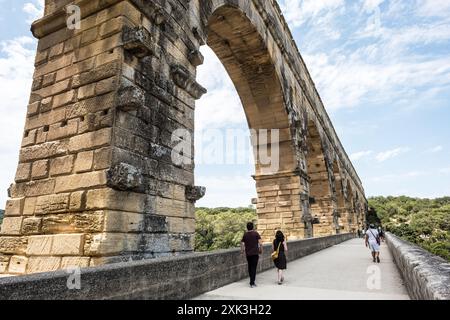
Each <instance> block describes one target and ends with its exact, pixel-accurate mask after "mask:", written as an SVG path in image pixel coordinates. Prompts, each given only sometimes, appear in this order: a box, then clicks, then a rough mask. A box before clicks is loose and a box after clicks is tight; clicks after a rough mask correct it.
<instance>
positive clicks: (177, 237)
mask: <svg viewBox="0 0 450 320" xmlns="http://www.w3.org/2000/svg"><path fill="white" fill-rule="evenodd" d="M193 238H194V237H193V235H192V234H171V235H170V236H169V247H170V250H169V251H175V252H182V251H192V250H193V248H194V246H193Z"/></svg>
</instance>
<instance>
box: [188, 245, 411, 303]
mask: <svg viewBox="0 0 450 320" xmlns="http://www.w3.org/2000/svg"><path fill="white" fill-rule="evenodd" d="M380 257H381V263H380V264H376V263H372V258H371V256H370V252H369V249H367V248H366V247H365V246H364V240H363V239H353V240H350V241H346V242H343V243H342V244H339V245H336V246H333V247H331V248H328V249H325V250H322V251H320V252H317V253H314V254H312V255H309V256H306V257H304V258H301V259H298V260H295V261H293V262H290V263H288V270H287V271H286V274H285V278H286V280H285V283H284V284H283V285H281V286H280V285H278V284H277V283H276V279H277V278H276V271H275V269H272V270H269V271H266V272H263V273H260V274H258V276H257V277H256V283H257V285H258V287H257V288H253V289H251V288H249V286H248V280H247V279H245V280H242V281H239V282H235V283H232V284H230V285H227V286H225V287H222V288H219V289H217V290H214V291H211V292H208V293H206V294H204V295H201V296H199V297H197V298H196V299H199V300H215V299H221V300H240V299H241V300H406V299H409V296H408V293H407V292H406V288H405V286H404V285H403V281H402V279H401V276H400V273H399V272H398V270H397V267H396V266H395V264H394V261H393V260H392V256H391V254H390V252H389V249H388V247H387V245H386V244H382V248H381V255H380ZM377 274H378V275H379V276H380V277H378V279H380V280H379V281H376V275H377ZM377 283H378V284H379V286H378V287H377Z"/></svg>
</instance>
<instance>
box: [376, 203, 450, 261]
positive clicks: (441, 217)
mask: <svg viewBox="0 0 450 320" xmlns="http://www.w3.org/2000/svg"><path fill="white" fill-rule="evenodd" d="M369 206H370V207H371V208H373V210H374V211H375V212H376V215H377V216H378V217H379V218H380V220H381V222H382V224H383V226H384V227H385V229H386V230H388V231H390V232H392V233H393V234H395V235H397V236H399V237H401V238H403V239H405V240H407V241H410V242H412V243H415V244H417V245H419V246H421V247H423V248H424V249H426V250H428V251H430V252H431V253H433V254H436V255H439V256H441V257H443V258H444V259H447V260H448V261H450V197H444V198H438V199H417V198H409V197H405V196H401V197H373V198H370V199H369ZM368 218H369V217H368Z"/></svg>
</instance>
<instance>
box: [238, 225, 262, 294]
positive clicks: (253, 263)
mask: <svg viewBox="0 0 450 320" xmlns="http://www.w3.org/2000/svg"><path fill="white" fill-rule="evenodd" d="M254 228H255V226H254V225H253V223H252V222H249V223H247V232H246V233H245V234H244V236H243V237H242V241H241V253H242V254H244V252H245V255H246V256H247V262H248V274H249V276H250V288H254V287H256V283H255V280H256V270H257V267H258V260H259V255H260V254H261V253H262V240H261V236H260V235H259V233H258V232H256V231H255V230H254Z"/></svg>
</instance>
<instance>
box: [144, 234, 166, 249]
mask: <svg viewBox="0 0 450 320" xmlns="http://www.w3.org/2000/svg"><path fill="white" fill-rule="evenodd" d="M144 239H145V241H144V244H145V248H144V249H145V251H147V252H152V253H162V252H170V251H171V247H170V243H169V235H168V234H165V233H154V234H153V233H150V234H145V235H144Z"/></svg>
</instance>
